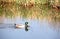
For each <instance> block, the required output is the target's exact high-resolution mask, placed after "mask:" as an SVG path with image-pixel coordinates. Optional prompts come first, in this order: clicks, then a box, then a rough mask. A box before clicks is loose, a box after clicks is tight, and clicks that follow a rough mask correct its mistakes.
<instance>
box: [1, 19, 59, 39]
mask: <svg viewBox="0 0 60 39" xmlns="http://www.w3.org/2000/svg"><path fill="white" fill-rule="evenodd" d="M26 21H27V22H28V23H29V26H30V28H29V31H27V32H26V31H25V30H24V29H14V23H16V24H24V23H25V22H26ZM1 26H3V27H4V28H0V39H60V30H59V26H60V22H58V21H56V22H55V21H50V22H49V21H48V20H46V19H43V20H37V19H31V20H29V19H19V18H17V19H4V23H3V24H0V27H1ZM9 26H12V27H10V28H9ZM5 27H6V28H5Z"/></svg>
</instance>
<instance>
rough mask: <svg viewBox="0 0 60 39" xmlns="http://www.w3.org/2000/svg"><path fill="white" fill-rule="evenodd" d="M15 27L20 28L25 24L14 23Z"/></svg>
mask: <svg viewBox="0 0 60 39" xmlns="http://www.w3.org/2000/svg"><path fill="white" fill-rule="evenodd" d="M15 27H16V28H18V29H22V28H25V25H23V24H16V25H15Z"/></svg>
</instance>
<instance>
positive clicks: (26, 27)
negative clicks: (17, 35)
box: [15, 22, 29, 31]
mask: <svg viewBox="0 0 60 39" xmlns="http://www.w3.org/2000/svg"><path fill="white" fill-rule="evenodd" d="M28 27H29V25H28V22H25V24H24V25H23V24H15V28H17V29H22V28H25V31H28V30H29V29H28Z"/></svg>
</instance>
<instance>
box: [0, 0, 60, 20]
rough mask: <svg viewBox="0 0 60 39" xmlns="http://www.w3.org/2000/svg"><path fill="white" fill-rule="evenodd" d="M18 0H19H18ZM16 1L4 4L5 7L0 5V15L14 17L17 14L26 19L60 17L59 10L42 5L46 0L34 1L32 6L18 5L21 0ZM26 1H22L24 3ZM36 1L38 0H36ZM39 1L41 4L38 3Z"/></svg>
mask: <svg viewBox="0 0 60 39" xmlns="http://www.w3.org/2000/svg"><path fill="white" fill-rule="evenodd" d="M18 1H19V0H18ZM18 1H16V2H13V3H12V4H10V5H9V6H7V5H8V4H5V5H6V6H7V7H1V5H2V4H1V5H0V16H2V15H5V17H10V18H13V17H16V16H18V14H19V16H20V17H22V18H27V19H44V18H47V19H60V11H59V10H56V9H53V8H51V7H50V6H49V5H44V3H46V0H45V1H44V0H42V1H39V3H35V5H34V6H33V7H32V8H28V7H24V6H20V4H21V2H22V0H21V1H20V2H19V3H18ZM25 2H26V1H23V3H25ZM36 2H38V1H36ZM40 2H41V3H42V4H40Z"/></svg>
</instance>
